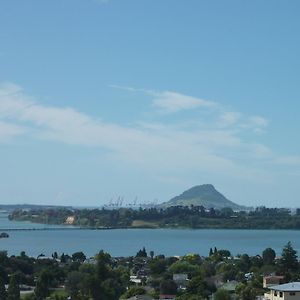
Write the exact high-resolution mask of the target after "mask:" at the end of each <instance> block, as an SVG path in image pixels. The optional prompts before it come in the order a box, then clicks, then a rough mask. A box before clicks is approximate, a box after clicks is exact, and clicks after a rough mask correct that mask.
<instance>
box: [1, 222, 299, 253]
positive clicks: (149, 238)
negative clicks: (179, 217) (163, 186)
mask: <svg viewBox="0 0 300 300" xmlns="http://www.w3.org/2000/svg"><path fill="white" fill-rule="evenodd" d="M4 225H5V227H4ZM12 227H13V228H41V227H45V226H44V225H39V224H31V223H27V222H26V223H24V222H11V221H8V220H7V219H1V218H0V228H1V229H3V228H12ZM1 229H0V231H3V230H1ZM9 235H10V237H9V238H8V239H0V250H7V251H8V253H9V254H10V255H12V254H19V253H20V252H21V251H22V250H24V251H26V253H27V254H28V255H30V256H37V255H39V254H41V253H43V254H45V255H46V256H50V255H51V254H52V253H53V252H54V251H57V252H58V253H62V252H64V253H68V254H72V253H74V252H76V251H83V252H84V253H85V254H86V255H88V256H93V255H94V254H96V253H97V252H98V251H99V250H101V249H103V250H105V251H107V252H109V253H110V254H111V255H112V256H129V255H135V254H136V252H137V251H138V250H139V249H140V248H142V247H143V246H145V247H146V249H147V250H148V251H150V250H153V251H154V252H155V254H165V255H168V256H171V255H184V254H187V253H199V254H200V255H205V256H206V255H207V254H208V252H209V248H210V247H215V246H216V247H217V248H218V249H228V250H230V251H231V253H232V254H239V253H240V254H242V253H248V254H251V255H255V254H261V252H262V251H263V250H264V249H265V248H267V247H272V248H273V249H274V250H275V251H276V252H277V254H278V255H280V253H281V250H282V247H283V246H284V245H285V244H286V243H287V242H288V241H291V242H292V244H293V246H294V248H295V249H296V250H298V252H299V251H300V231H293V230H214V229H208V230H189V229H182V230H181V229H155V230H153V229H115V230H80V229H73V230H53V231H51V230H49V231H43V230H41V231H38V230H36V231H34V230H32V231H30V230H29V231H10V232H9Z"/></svg>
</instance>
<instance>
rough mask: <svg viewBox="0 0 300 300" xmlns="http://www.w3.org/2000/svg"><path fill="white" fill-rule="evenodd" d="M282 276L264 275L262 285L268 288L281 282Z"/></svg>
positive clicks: (282, 280)
mask: <svg viewBox="0 0 300 300" xmlns="http://www.w3.org/2000/svg"><path fill="white" fill-rule="evenodd" d="M283 282H284V277H283V276H275V275H274V276H264V278H263V287H264V288H269V287H271V286H274V285H279V284H283Z"/></svg>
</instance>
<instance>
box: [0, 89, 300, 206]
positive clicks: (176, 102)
mask: <svg viewBox="0 0 300 300" xmlns="http://www.w3.org/2000/svg"><path fill="white" fill-rule="evenodd" d="M113 87H114V88H116V86H113ZM120 89H121V90H120ZM118 90H119V91H118V92H120V93H139V94H142V95H143V96H144V97H150V101H149V103H148V108H147V110H148V112H151V114H152V115H153V116H155V122H149V120H144V119H143V113H142V112H141V114H140V118H138V119H135V120H132V125H130V126H129V125H128V124H122V122H121V121H120V122H119V123H117V122H109V121H107V120H105V121H104V119H103V118H101V111H99V112H98V113H97V116H98V117H95V116H91V115H89V114H86V113H83V112H80V111H79V110H77V109H76V108H74V107H64V106H58V105H57V106H49V105H44V104H43V103H42V101H40V100H39V99H37V98H36V97H34V96H33V95H28V94H27V93H26V91H25V90H23V88H22V87H21V86H19V85H16V84H14V83H3V84H1V85H0V143H4V144H14V143H16V142H18V143H20V141H21V140H22V139H24V138H25V139H27V140H34V141H35V142H36V143H39V144H43V143H46V142H47V143H49V142H50V143H51V142H55V143H60V144H62V145H63V144H67V145H70V146H72V147H84V148H88V149H89V148H93V149H99V160H100V164H101V160H103V161H105V162H106V163H107V162H108V163H111V164H120V165H122V167H121V168H122V169H123V171H124V172H126V170H130V169H132V168H133V169H135V170H138V171H139V172H140V173H141V174H149V173H151V174H156V175H155V176H156V178H157V180H158V181H161V183H168V184H169V185H174V186H177V185H178V184H179V185H180V186H184V185H188V182H189V181H190V182H191V184H192V182H195V177H196V176H198V177H206V178H210V180H213V178H214V176H216V177H218V178H219V179H218V180H220V178H226V180H231V181H232V182H234V181H237V182H241V181H242V182H244V183H245V184H249V185H250V186H253V185H255V184H267V185H272V184H277V182H278V178H279V177H280V175H281V176H287V175H286V174H289V173H295V172H297V173H298V172H299V167H300V156H299V157H298V156H295V155H289V154H286V153H284V154H279V153H277V151H276V149H271V148H270V147H269V146H268V145H265V144H263V143H261V142H260V140H261V136H262V135H267V134H268V130H272V129H271V128H269V125H270V121H269V120H267V119H265V118H264V117H262V116H260V115H247V114H245V113H243V112H238V111H235V110H227V109H226V107H224V106H222V105H221V104H219V103H218V102H217V101H210V100H204V99H202V98H198V97H194V96H189V95H185V94H182V93H178V92H174V91H148V90H142V89H134V88H121V87H118ZM189 112H191V113H192V115H189ZM181 114H182V115H181ZM170 115H177V118H175V119H172V120H171V121H170V120H169V119H168V117H170ZM179 116H180V117H179ZM58 147H59V146H58ZM100 150H101V154H100ZM274 168H275V169H276V172H277V173H276V174H275V173H274ZM195 174H198V175H195ZM199 174H201V175H200V176H199ZM189 177H191V179H189ZM200 183H205V182H199V184H200ZM211 183H214V182H211ZM110 192H111V193H113V192H114V191H110ZM58 193H61V191H59V192H58ZM158 196H159V195H158ZM232 200H235V199H232ZM242 204H243V203H242ZM244 204H245V203H244Z"/></svg>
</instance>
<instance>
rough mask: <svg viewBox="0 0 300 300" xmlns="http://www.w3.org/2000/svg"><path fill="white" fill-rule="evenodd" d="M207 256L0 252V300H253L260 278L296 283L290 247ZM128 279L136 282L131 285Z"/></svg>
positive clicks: (214, 252)
mask: <svg viewBox="0 0 300 300" xmlns="http://www.w3.org/2000/svg"><path fill="white" fill-rule="evenodd" d="M148 252H149V254H150V255H148ZM209 253H210V254H209V256H207V257H204V256H200V255H199V254H189V255H186V256H183V257H180V258H179V257H165V256H164V255H156V256H155V255H154V252H153V251H147V250H146V249H145V248H142V249H140V250H139V251H137V254H136V256H134V257H119V258H112V257H111V256H110V255H109V254H108V253H105V252H103V251H100V252H99V253H98V254H97V255H95V257H92V258H89V259H87V258H86V257H85V255H84V253H82V252H76V253H73V254H72V255H68V254H61V255H59V254H57V253H56V252H55V253H53V255H52V257H51V258H45V257H40V258H32V257H28V256H27V255H26V254H25V253H24V252H22V253H20V255H19V256H11V257H9V256H8V255H7V253H6V252H3V251H2V252H0V299H2V300H9V299H13V300H17V299H20V294H21V293H22V290H23V289H24V286H25V287H26V288H27V289H30V290H31V293H30V294H28V295H26V296H23V297H22V299H25V300H42V299H43V300H44V299H47V300H66V299H67V298H68V297H71V299H72V300H100V299H101V300H117V299H128V298H130V297H133V296H136V295H143V294H148V296H151V297H152V299H158V298H159V294H171V295H176V299H179V300H191V299H194V300H205V299H208V298H209V296H211V295H212V294H214V299H216V300H230V299H233V296H235V297H236V299H239V300H253V299H255V297H256V296H258V295H263V294H264V292H265V291H266V290H265V289H263V287H262V279H263V276H265V275H270V274H273V275H283V276H284V278H285V281H286V282H288V281H291V280H292V281H297V280H299V278H300V266H299V262H298V260H297V252H296V251H295V249H294V248H293V246H292V244H291V243H290V242H289V243H287V244H286V245H285V246H284V247H283V250H282V256H281V258H279V259H278V258H275V257H274V250H273V249H272V248H267V249H265V250H264V251H263V252H262V254H261V255H256V256H252V257H250V256H249V255H247V254H243V255H239V256H237V257H232V256H231V253H230V251H228V250H218V249H217V248H216V247H214V248H211V250H210V251H209ZM130 276H133V278H135V279H136V280H139V281H135V282H133V281H131V280H130ZM5 284H8V289H7V290H6V289H5ZM228 284H232V285H233V286H234V288H228V287H227V285H228ZM20 290H21V291H20Z"/></svg>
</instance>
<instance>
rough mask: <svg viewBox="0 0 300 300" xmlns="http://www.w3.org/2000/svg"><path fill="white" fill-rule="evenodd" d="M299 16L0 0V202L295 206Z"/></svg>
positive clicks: (122, 2) (164, 4)
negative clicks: (194, 193)
mask: <svg viewBox="0 0 300 300" xmlns="http://www.w3.org/2000/svg"><path fill="white" fill-rule="evenodd" d="M299 9H300V3H299V1H297V0H294V1H292V0H290V1H279V0H278V1H273V0H272V1H271V0H265V1H261V0H257V1H255V0H254V1H233V0H228V1H221V0H219V1H211V0H210V1H198V0H197V1H196V0H189V1H183V0H164V1H158V0H157V1H156V0H143V1H141V0H107V1H104V0H103V1H101V0H55V1H50V0H49V1H38V0H35V1H33V0H26V1H23V0H19V1H17V0H3V1H1V3H0V41H1V42H0V163H1V164H0V165H1V169H0V202H1V203H24V202H26V203H43V204H46V203H51V204H66V205H92V206H95V205H102V204H104V203H108V202H109V201H110V199H117V198H118V197H119V196H121V197H124V200H125V202H126V203H130V202H132V201H133V200H134V199H135V198H136V197H137V198H138V202H142V203H146V202H150V201H154V200H155V201H159V202H162V201H166V200H168V199H170V198H171V197H173V196H175V195H177V194H178V193H181V192H182V191H183V190H185V189H187V188H189V187H191V186H193V185H197V184H202V183H212V184H214V185H215V186H216V188H217V189H218V190H219V191H221V192H222V193H224V194H225V195H226V196H227V197H228V198H229V199H231V200H233V201H235V202H237V203H240V204H246V205H252V206H257V205H266V206H274V205H276V206H292V207H296V206H298V204H297V203H298V202H297V200H298V197H299V194H300V185H299V175H300V153H299V152H300V151H299V146H300V145H299V144H300V142H299V139H298V138H297V137H298V131H299V127H300V124H299V117H298V114H299V110H300V102H299V98H300V91H299V78H300V68H299V63H300V59H299V53H300V43H299V31H300V19H299V17H298V15H299Z"/></svg>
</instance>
